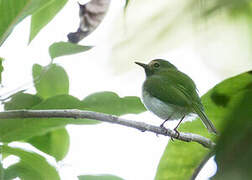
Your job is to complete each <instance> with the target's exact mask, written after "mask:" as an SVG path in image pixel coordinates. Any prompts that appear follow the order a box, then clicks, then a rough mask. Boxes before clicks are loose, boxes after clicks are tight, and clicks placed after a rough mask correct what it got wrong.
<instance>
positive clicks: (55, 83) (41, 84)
mask: <svg viewBox="0 0 252 180" xmlns="http://www.w3.org/2000/svg"><path fill="white" fill-rule="evenodd" d="M32 75H33V81H34V84H35V88H36V90H37V95H39V96H41V97H42V98H44V99H46V98H49V97H52V96H56V95H60V94H68V91H69V80H68V76H67V73H66V71H65V70H64V69H63V68H62V67H61V66H58V65H56V64H50V65H48V66H45V67H42V66H40V65H38V64H34V65H33V68H32Z"/></svg>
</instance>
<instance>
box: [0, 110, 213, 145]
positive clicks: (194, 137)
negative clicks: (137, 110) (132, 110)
mask: <svg viewBox="0 0 252 180" xmlns="http://www.w3.org/2000/svg"><path fill="white" fill-rule="evenodd" d="M11 118H81V119H85V118H87V119H94V120H99V121H104V122H109V123H114V124H120V125H123V126H127V127H131V128H135V129H138V130H140V131H149V132H153V133H155V134H161V135H164V136H170V137H172V138H174V139H179V140H182V141H186V142H191V141H194V142H197V143H199V144H201V145H203V146H204V147H207V148H213V147H214V146H215V143H213V142H212V141H211V140H210V139H207V138H205V137H203V136H200V135H198V134H192V133H183V132H180V133H179V137H178V135H177V133H176V132H175V131H173V130H171V129H165V128H161V127H159V126H154V125H150V124H146V123H144V122H138V121H133V120H128V119H123V118H120V117H117V116H114V115H109V114H104V113H98V112H92V111H83V110H73V109H71V110H70V109H67V110H12V111H4V112H0V119H11Z"/></svg>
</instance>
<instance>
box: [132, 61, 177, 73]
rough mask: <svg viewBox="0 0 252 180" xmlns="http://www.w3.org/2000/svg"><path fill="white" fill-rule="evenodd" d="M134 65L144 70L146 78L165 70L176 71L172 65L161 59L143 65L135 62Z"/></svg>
mask: <svg viewBox="0 0 252 180" xmlns="http://www.w3.org/2000/svg"><path fill="white" fill-rule="evenodd" d="M135 63H136V64H137V65H139V66H142V67H143V68H144V70H145V73H146V76H151V75H153V74H155V73H156V72H159V71H163V70H167V69H177V68H176V67H175V66H174V65H173V64H171V63H169V62H168V61H166V60H163V59H154V60H152V61H151V62H149V64H144V63H140V62H135Z"/></svg>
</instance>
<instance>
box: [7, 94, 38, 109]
mask: <svg viewBox="0 0 252 180" xmlns="http://www.w3.org/2000/svg"><path fill="white" fill-rule="evenodd" d="M41 101H42V99H41V98H40V97H39V96H36V95H33V94H27V93H23V92H18V93H16V94H14V95H12V96H11V100H10V101H8V102H6V103H4V109H5V110H17V109H30V108H31V107H32V106H34V105H36V104H38V103H40V102H41Z"/></svg>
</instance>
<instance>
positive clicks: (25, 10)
mask: <svg viewBox="0 0 252 180" xmlns="http://www.w3.org/2000/svg"><path fill="white" fill-rule="evenodd" d="M49 1H50V0H18V1H16V0H1V1H0V12H1V18H0V46H1V45H2V44H3V42H4V41H5V39H6V38H7V37H8V36H9V34H10V33H11V31H12V30H13V28H14V27H15V25H16V24H18V23H19V22H20V21H22V20H23V19H24V18H25V17H27V16H28V15H31V14H32V13H34V12H36V11H37V10H38V9H40V8H41V7H43V6H44V5H46V3H48V2H49Z"/></svg>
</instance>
